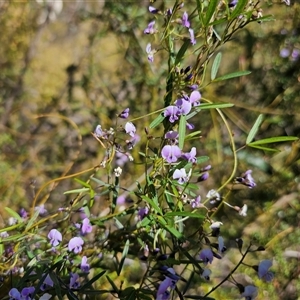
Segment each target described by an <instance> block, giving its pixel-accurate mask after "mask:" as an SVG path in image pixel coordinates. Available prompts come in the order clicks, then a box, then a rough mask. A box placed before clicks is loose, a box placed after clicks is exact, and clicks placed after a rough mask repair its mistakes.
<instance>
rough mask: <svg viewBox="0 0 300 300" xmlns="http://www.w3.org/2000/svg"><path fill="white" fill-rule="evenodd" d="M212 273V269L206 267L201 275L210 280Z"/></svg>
mask: <svg viewBox="0 0 300 300" xmlns="http://www.w3.org/2000/svg"><path fill="white" fill-rule="evenodd" d="M210 274H211V270H210V269H204V270H203V272H202V274H201V277H202V278H204V279H205V280H209V279H210Z"/></svg>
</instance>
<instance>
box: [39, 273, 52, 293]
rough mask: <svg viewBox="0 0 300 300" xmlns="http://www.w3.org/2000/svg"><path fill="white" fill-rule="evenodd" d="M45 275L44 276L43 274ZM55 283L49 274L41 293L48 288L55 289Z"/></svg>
mask: <svg viewBox="0 0 300 300" xmlns="http://www.w3.org/2000/svg"><path fill="white" fill-rule="evenodd" d="M43 275H44V274H43ZM53 285H54V283H53V280H52V279H51V277H50V275H49V274H48V275H47V276H46V278H45V280H44V282H43V284H42V285H41V287H40V289H41V291H45V290H46V289H47V288H48V287H53Z"/></svg>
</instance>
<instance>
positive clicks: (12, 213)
mask: <svg viewBox="0 0 300 300" xmlns="http://www.w3.org/2000/svg"><path fill="white" fill-rule="evenodd" d="M4 209H5V210H6V211H7V212H8V213H9V214H10V215H11V216H12V217H14V218H15V219H16V220H17V221H18V223H23V222H24V220H23V218H21V216H20V215H19V214H18V213H17V212H15V211H14V210H12V209H11V208H9V207H5V208H4Z"/></svg>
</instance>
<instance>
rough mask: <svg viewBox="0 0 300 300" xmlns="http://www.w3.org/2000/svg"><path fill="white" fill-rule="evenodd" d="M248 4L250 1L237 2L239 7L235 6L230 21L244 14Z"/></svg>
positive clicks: (241, 0) (240, 0)
mask: <svg viewBox="0 0 300 300" xmlns="http://www.w3.org/2000/svg"><path fill="white" fill-rule="evenodd" d="M247 3H248V0H239V1H238V2H237V5H236V6H235V8H234V10H233V11H232V13H231V14H230V20H232V19H235V18H236V17H237V16H239V15H240V14H241V13H243V10H244V8H245V6H246V4H247Z"/></svg>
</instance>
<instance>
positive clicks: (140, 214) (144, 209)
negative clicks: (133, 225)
mask: <svg viewBox="0 0 300 300" xmlns="http://www.w3.org/2000/svg"><path fill="white" fill-rule="evenodd" d="M148 213H149V208H148V207H147V206H145V207H142V208H140V209H139V211H138V218H139V220H140V221H141V220H143V219H144V218H145V217H146V216H147V215H148Z"/></svg>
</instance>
